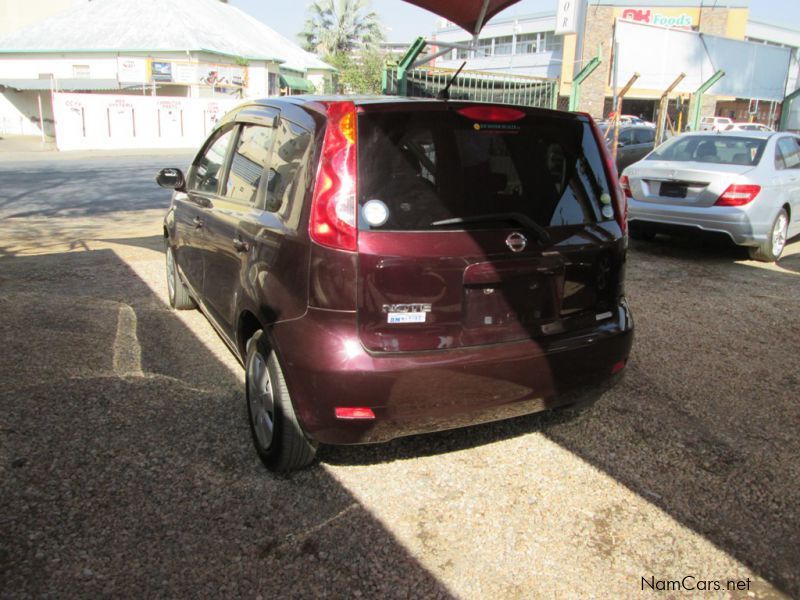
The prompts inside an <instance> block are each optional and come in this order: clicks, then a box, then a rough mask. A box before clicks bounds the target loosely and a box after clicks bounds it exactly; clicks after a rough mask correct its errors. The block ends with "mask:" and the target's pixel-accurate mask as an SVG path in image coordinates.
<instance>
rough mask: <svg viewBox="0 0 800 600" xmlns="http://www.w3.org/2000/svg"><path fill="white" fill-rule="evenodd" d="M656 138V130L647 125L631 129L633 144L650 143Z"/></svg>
mask: <svg viewBox="0 0 800 600" xmlns="http://www.w3.org/2000/svg"><path fill="white" fill-rule="evenodd" d="M655 139H656V132H655V130H653V129H650V128H649V127H646V128H645V127H642V128H640V129H634V130H633V143H634V144H652V143H653V141H655Z"/></svg>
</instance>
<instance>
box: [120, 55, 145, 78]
mask: <svg viewBox="0 0 800 600" xmlns="http://www.w3.org/2000/svg"><path fill="white" fill-rule="evenodd" d="M117 78H118V79H119V81H120V82H122V83H144V82H145V81H147V61H146V60H145V59H144V58H132V57H124V56H120V57H119V58H117Z"/></svg>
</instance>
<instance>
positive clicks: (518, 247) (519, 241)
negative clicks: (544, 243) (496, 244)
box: [506, 231, 528, 252]
mask: <svg viewBox="0 0 800 600" xmlns="http://www.w3.org/2000/svg"><path fill="white" fill-rule="evenodd" d="M527 245H528V238H526V237H525V236H524V235H522V234H521V233H517V232H516V231H515V232H514V233H512V234H511V235H509V236H508V237H507V238H506V246H508V247H509V249H510V250H511V251H512V252H522V251H523V250H525V246H527Z"/></svg>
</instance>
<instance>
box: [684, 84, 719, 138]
mask: <svg viewBox="0 0 800 600" xmlns="http://www.w3.org/2000/svg"><path fill="white" fill-rule="evenodd" d="M723 77H725V71H722V70H719V71H717V72H716V73H714V74H713V75H712V76H711V77H710V78H709V79H708V80H707V81H706V82H705V83H704V84H703V85H701V86H700V87H699V88H697V91H696V92H695V93H694V107H693V109H692V118H691V121H690V123H689V125H690V126H691V128H692V131H697V127H698V125H699V124H700V110H701V107H702V104H703V94H705V93H706V92H707V91H708V90H709V88H711V86H713V85H714V84H715V83H717V82H718V81H719V80H720V79H722V78H723Z"/></svg>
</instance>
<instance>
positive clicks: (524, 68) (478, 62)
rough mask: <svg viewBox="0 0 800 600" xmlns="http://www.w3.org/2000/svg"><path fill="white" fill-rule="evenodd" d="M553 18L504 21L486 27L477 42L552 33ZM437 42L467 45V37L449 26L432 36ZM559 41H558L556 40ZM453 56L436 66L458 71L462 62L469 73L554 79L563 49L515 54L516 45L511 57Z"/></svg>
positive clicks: (542, 17) (553, 28)
mask: <svg viewBox="0 0 800 600" xmlns="http://www.w3.org/2000/svg"><path fill="white" fill-rule="evenodd" d="M555 26H556V20H555V15H546V16H541V17H536V16H533V17H527V18H521V19H516V20H506V21H502V22H500V23H492V24H489V25H487V26H486V27H485V28H484V29H483V30H482V31H481V34H480V38H479V39H489V38H497V37H507V36H521V35H526V34H535V33H546V32H551V33H552V32H553V31H554V30H555ZM434 38H435V40H436V41H443V42H449V43H469V42H470V41H471V38H470V35H469V34H468V33H467V32H466V31H464V30H463V29H461V28H458V27H452V28H448V29H441V30H439V31H437V32H436V34H435V36H434ZM556 39H557V40H558V41H559V42H560V41H561V38H560V37H559V38H556ZM454 55H455V53H452V54H445V55H444V56H443V57H441V58H439V59H437V60H436V62H435V64H436V66H437V67H442V68H445V69H457V68H458V67H460V66H461V63H462V62H464V60H466V61H467V65H466V66H465V67H464V68H465V69H467V70H469V71H501V72H504V73H511V74H513V75H528V76H533V77H549V78H556V77H558V76H559V75H560V74H561V59H562V50H561V48H560V47H559V48H558V49H557V50H555V51H547V52H537V53H530V54H528V53H526V54H522V53H517V50H516V46H515V47H514V48H513V49H512V54H501V55H496V56H487V57H471V58H467V59H464V58H455V57H454Z"/></svg>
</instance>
